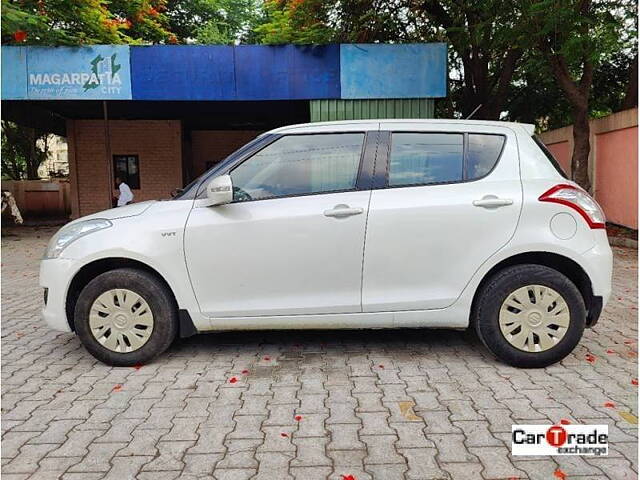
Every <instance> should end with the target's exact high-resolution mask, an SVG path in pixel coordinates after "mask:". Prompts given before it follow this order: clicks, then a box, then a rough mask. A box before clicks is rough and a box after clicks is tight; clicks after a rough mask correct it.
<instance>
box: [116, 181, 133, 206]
mask: <svg viewBox="0 0 640 480" xmlns="http://www.w3.org/2000/svg"><path fill="white" fill-rule="evenodd" d="M116 185H118V190H120V194H119V195H118V207H122V206H124V205H128V204H129V203H131V202H133V193H132V192H131V189H130V188H129V185H127V184H126V183H124V182H123V181H122V179H121V178H120V177H116Z"/></svg>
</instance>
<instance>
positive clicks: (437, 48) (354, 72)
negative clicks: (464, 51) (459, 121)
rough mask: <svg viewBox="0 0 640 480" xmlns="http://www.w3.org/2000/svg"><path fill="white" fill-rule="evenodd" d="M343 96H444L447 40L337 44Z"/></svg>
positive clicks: (351, 97) (445, 89) (445, 93)
mask: <svg viewBox="0 0 640 480" xmlns="http://www.w3.org/2000/svg"><path fill="white" fill-rule="evenodd" d="M340 85H341V95H342V98H345V99H356V98H425V97H429V98H435V97H446V96H447V44H446V43H419V44H401V45H388V44H354V45H340Z"/></svg>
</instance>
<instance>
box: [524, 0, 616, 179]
mask: <svg viewBox="0 0 640 480" xmlns="http://www.w3.org/2000/svg"><path fill="white" fill-rule="evenodd" d="M522 6H523V8H522V14H523V15H524V16H526V17H527V18H528V19H529V20H528V22H527V23H526V24H524V26H525V28H526V34H527V38H528V39H530V41H531V45H532V47H534V48H536V49H537V50H538V51H539V52H540V54H541V55H542V57H543V58H544V60H545V62H546V64H547V65H548V67H549V70H550V71H551V73H552V75H553V77H554V78H555V81H556V82H557V85H558V87H559V88H560V89H561V90H562V92H563V94H564V97H565V98H566V100H567V102H568V103H569V105H570V109H571V117H572V121H573V141H574V148H573V156H572V159H571V176H572V178H573V179H574V180H575V181H576V182H577V183H578V184H580V185H581V186H582V187H583V188H585V189H587V190H590V189H591V182H590V180H589V165H588V162H589V152H590V150H591V146H590V143H589V135H590V127H589V111H590V96H591V89H592V85H593V79H594V71H595V69H596V68H597V67H598V66H599V65H600V62H601V61H602V59H603V58H606V57H607V56H610V55H611V54H612V53H614V52H615V51H617V50H618V49H619V48H620V43H619V39H620V33H621V32H620V26H621V18H620V17H619V16H616V8H617V9H619V8H620V7H621V3H620V2H608V1H593V0H542V1H539V0H524V1H523V3H522ZM614 7H615V8H614Z"/></svg>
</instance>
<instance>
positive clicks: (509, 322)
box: [472, 264, 587, 368]
mask: <svg viewBox="0 0 640 480" xmlns="http://www.w3.org/2000/svg"><path fill="white" fill-rule="evenodd" d="M472 316H473V318H472V320H473V323H474V324H475V328H476V331H477V333H478V336H479V337H480V339H481V340H482V342H483V343H484V344H485V345H486V346H487V348H488V349H489V350H491V352H492V353H493V354H494V355H496V356H497V357H498V358H499V359H500V360H502V361H504V362H506V363H508V364H510V365H513V366H516V367H523V368H539V367H546V366H548V365H551V364H553V363H556V362H558V361H560V360H562V359H563V358H564V357H566V356H567V355H569V353H571V352H572V351H573V349H574V348H575V346H576V345H577V344H578V342H579V341H580V338H581V337H582V332H583V331H584V328H585V323H586V317H587V313H586V308H585V304H584V300H583V298H582V295H581V294H580V291H579V290H578V288H577V287H576V286H575V285H574V284H573V282H571V280H569V278H567V277H566V276H565V275H563V274H562V273H560V272H558V271H557V270H554V269H552V268H549V267H545V266H542V265H531V264H527V265H515V266H512V267H507V268H505V269H504V270H501V271H500V272H498V273H496V274H495V275H494V276H493V277H491V278H490V279H489V280H488V281H487V282H486V283H485V284H484V286H483V287H482V288H481V290H480V291H479V292H478V296H477V298H476V302H475V305H474V311H473V314H472Z"/></svg>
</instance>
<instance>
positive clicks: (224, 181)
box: [207, 175, 233, 207]
mask: <svg viewBox="0 0 640 480" xmlns="http://www.w3.org/2000/svg"><path fill="white" fill-rule="evenodd" d="M207 199H208V200H209V202H208V206H209V207H213V206H215V205H224V204H226V203H231V202H232V201H233V184H232V183H231V176H230V175H220V176H219V177H215V178H214V179H213V180H211V181H210V182H209V184H208V185H207Z"/></svg>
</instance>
